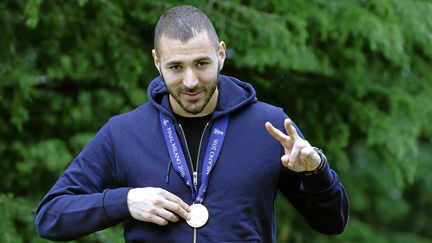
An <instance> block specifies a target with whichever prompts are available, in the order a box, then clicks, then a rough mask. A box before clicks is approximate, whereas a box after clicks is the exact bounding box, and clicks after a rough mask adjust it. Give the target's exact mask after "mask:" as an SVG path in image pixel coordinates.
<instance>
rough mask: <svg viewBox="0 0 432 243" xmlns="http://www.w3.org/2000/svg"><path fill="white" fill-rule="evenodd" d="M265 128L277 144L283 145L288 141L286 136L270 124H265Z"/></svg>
mask: <svg viewBox="0 0 432 243" xmlns="http://www.w3.org/2000/svg"><path fill="white" fill-rule="evenodd" d="M265 127H266V129H267V132H268V133H270V135H271V136H272V137H273V138H274V139H276V140H278V141H279V142H281V143H283V142H285V141H286V140H287V139H288V136H287V135H286V134H285V133H283V132H281V131H280V130H279V129H277V128H275V127H274V126H273V125H272V124H271V123H270V122H266V123H265Z"/></svg>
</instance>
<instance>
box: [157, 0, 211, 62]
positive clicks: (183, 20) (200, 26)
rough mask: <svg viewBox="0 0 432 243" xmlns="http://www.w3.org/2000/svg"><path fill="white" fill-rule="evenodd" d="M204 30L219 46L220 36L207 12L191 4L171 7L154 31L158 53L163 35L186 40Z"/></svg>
mask: <svg viewBox="0 0 432 243" xmlns="http://www.w3.org/2000/svg"><path fill="white" fill-rule="evenodd" d="M202 31H206V32H207V34H208V36H209V39H210V40H211V41H212V42H214V44H215V47H216V48H218V46H219V38H218V36H217V33H216V30H215V28H214V26H213V24H212V22H211V21H210V19H209V18H208V17H207V15H206V14H205V13H203V12H202V11H201V10H200V9H198V8H196V7H194V6H189V5H184V6H177V7H174V8H170V9H168V10H167V11H166V12H165V13H164V14H163V15H162V16H161V17H160V18H159V21H158V22H157V24H156V28H155V33H154V48H155V50H156V53H159V41H160V39H161V37H162V35H164V36H165V37H168V38H171V39H177V40H180V41H182V42H186V41H188V40H189V39H191V38H192V37H194V36H195V35H196V34H198V33H199V32H202ZM158 55H159V54H158Z"/></svg>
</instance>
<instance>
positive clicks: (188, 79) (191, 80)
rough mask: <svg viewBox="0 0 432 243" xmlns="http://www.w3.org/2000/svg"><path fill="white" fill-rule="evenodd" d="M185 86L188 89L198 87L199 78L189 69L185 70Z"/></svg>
mask: <svg viewBox="0 0 432 243" xmlns="http://www.w3.org/2000/svg"><path fill="white" fill-rule="evenodd" d="M183 85H184V86H186V87H187V88H188V89H193V88H195V87H196V86H197V85H198V77H197V75H196V73H195V72H194V70H192V69H191V68H188V69H186V70H185V74H184V77H183Z"/></svg>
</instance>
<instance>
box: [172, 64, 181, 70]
mask: <svg viewBox="0 0 432 243" xmlns="http://www.w3.org/2000/svg"><path fill="white" fill-rule="evenodd" d="M181 68H182V66H180V65H172V66H170V67H169V69H171V70H174V71H178V70H180V69H181Z"/></svg>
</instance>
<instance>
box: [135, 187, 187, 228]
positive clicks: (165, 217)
mask: <svg viewBox="0 0 432 243" xmlns="http://www.w3.org/2000/svg"><path fill="white" fill-rule="evenodd" d="M127 204H128V208H129V212H130V214H131V215H132V217H133V218H135V219H137V220H141V221H145V222H151V223H155V224H158V225H167V224H168V221H171V222H178V221H179V216H180V217H182V218H184V219H185V220H189V218H190V216H189V205H187V204H186V203H185V202H183V201H182V200H181V199H180V198H179V197H177V196H176V195H174V194H172V193H171V192H168V191H166V190H164V189H162V188H155V187H144V188H133V189H130V190H129V193H128V195H127Z"/></svg>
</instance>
